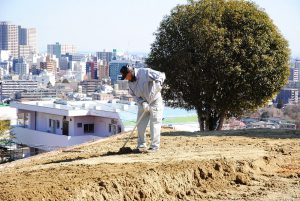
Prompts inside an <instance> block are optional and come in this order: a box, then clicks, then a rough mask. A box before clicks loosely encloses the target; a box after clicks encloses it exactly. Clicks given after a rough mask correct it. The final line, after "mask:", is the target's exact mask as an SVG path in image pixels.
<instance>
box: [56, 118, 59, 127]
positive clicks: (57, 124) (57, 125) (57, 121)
mask: <svg viewBox="0 0 300 201" xmlns="http://www.w3.org/2000/svg"><path fill="white" fill-rule="evenodd" d="M56 128H59V120H56Z"/></svg>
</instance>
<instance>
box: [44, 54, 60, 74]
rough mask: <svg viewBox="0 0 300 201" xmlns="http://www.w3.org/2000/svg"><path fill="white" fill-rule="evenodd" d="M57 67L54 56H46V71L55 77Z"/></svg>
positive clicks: (56, 60)
mask: <svg viewBox="0 0 300 201" xmlns="http://www.w3.org/2000/svg"><path fill="white" fill-rule="evenodd" d="M57 66H58V59H57V58H56V57H55V56H54V55H48V56H47V57H46V68H45V69H46V70H47V71H48V72H50V73H53V74H54V75H56V73H57Z"/></svg>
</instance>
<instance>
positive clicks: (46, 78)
mask: <svg viewBox="0 0 300 201" xmlns="http://www.w3.org/2000/svg"><path fill="white" fill-rule="evenodd" d="M32 80H34V81H36V82H38V85H39V87H43V88H46V87H47V86H48V83H50V84H51V85H52V86H54V85H55V75H54V74H53V73H51V72H48V71H47V70H42V71H41V72H40V74H39V75H35V76H32Z"/></svg>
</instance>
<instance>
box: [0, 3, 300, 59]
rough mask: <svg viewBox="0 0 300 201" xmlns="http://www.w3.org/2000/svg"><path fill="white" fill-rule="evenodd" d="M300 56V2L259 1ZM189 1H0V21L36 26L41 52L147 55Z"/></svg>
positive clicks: (295, 52) (292, 48) (294, 53)
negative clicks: (59, 46) (59, 48)
mask: <svg viewBox="0 0 300 201" xmlns="http://www.w3.org/2000/svg"><path fill="white" fill-rule="evenodd" d="M255 2H256V3H257V4H258V5H259V6H260V7H262V8H264V9H265V10H266V12H267V13H268V14H269V16H270V17H271V18H272V19H273V20H274V23H275V24H276V25H277V26H278V28H279V30H280V31H281V32H282V33H283V35H284V36H285V38H286V39H287V40H288V41H289V44H290V48H291V50H292V55H293V56H298V57H300V22H299V20H300V0H284V1H283V0H255ZM184 3H186V0H0V21H9V22H11V23H12V24H18V25H21V26H22V27H26V28H29V27H35V28H36V29H37V32H38V47H39V49H40V50H42V51H44V50H46V48H47V44H52V43H55V42H60V43H66V44H74V45H76V46H77V49H78V50H80V51H102V50H103V49H106V50H112V49H113V48H117V49H121V50H123V51H130V52H149V50H150V45H151V43H152V42H153V41H154V36H153V33H154V32H155V31H156V30H157V28H158V26H159V23H160V21H161V20H162V18H163V16H165V15H168V14H169V13H170V10H171V9H172V8H173V7H175V6H176V5H177V4H184Z"/></svg>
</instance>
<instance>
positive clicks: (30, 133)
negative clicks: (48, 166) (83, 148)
mask: <svg viewBox="0 0 300 201" xmlns="http://www.w3.org/2000/svg"><path fill="white" fill-rule="evenodd" d="M12 131H13V133H14V134H15V137H16V139H15V140H14V141H15V142H17V143H19V144H24V145H27V146H29V147H35V148H38V149H42V150H45V151H51V150H55V149H58V148H62V147H68V146H72V145H76V144H81V143H84V142H88V141H92V140H98V139H102V137H98V136H94V135H84V136H65V135H57V134H52V133H46V132H41V131H36V130H31V129H28V128H22V127H14V128H13V129H12Z"/></svg>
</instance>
